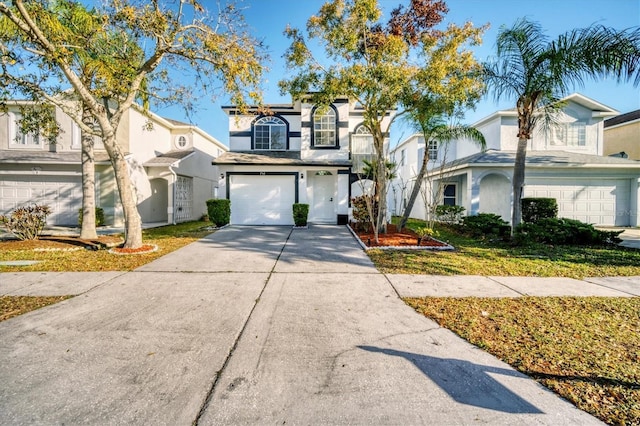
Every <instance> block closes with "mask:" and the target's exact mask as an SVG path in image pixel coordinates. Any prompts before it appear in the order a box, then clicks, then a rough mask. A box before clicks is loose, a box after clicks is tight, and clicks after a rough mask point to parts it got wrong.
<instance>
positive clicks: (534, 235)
mask: <svg viewBox="0 0 640 426" xmlns="http://www.w3.org/2000/svg"><path fill="white" fill-rule="evenodd" d="M622 232H623V231H602V230H599V229H595V228H594V227H593V225H591V224H590V223H584V222H580V221H579V220H574V219H566V218H560V219H556V218H545V219H540V220H538V221H537V222H535V223H521V224H520V225H518V227H517V228H516V230H515V233H514V241H515V243H516V244H519V245H526V244H529V243H532V242H534V243H543V244H553V245H582V246H604V245H612V244H618V243H619V242H620V241H622V240H621V239H620V238H619V235H620V234H621V233H622Z"/></svg>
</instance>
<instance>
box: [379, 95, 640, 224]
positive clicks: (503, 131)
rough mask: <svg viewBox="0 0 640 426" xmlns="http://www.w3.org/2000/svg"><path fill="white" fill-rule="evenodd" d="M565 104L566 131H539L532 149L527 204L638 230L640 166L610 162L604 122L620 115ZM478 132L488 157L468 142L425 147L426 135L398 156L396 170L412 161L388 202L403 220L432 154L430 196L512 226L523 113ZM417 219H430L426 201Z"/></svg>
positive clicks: (502, 114)
mask: <svg viewBox="0 0 640 426" xmlns="http://www.w3.org/2000/svg"><path fill="white" fill-rule="evenodd" d="M564 100H565V101H566V106H565V107H564V109H563V112H562V114H561V115H560V117H559V119H560V123H561V124H560V125H557V126H555V127H553V128H552V129H550V130H542V129H541V128H540V127H539V128H538V130H537V131H536V132H535V134H534V136H533V138H532V139H531V141H530V142H529V146H528V150H527V161H526V177H525V187H524V194H523V195H524V197H550V198H555V199H556V200H557V201H558V208H559V212H558V215H559V216H560V217H566V218H572V219H577V220H581V221H584V222H589V223H593V224H596V225H602V226H613V225H615V226H638V212H639V199H640V162H636V161H631V160H626V159H622V158H614V157H606V156H603V149H604V148H603V145H604V143H603V129H604V120H605V119H606V118H607V117H611V116H615V115H617V114H618V113H617V112H616V111H615V110H613V109H611V108H609V107H607V106H605V105H602V104H600V103H598V102H596V101H594V100H592V99H589V98H587V97H585V96H582V95H579V94H573V95H570V96H568V97H567V98H565V99H564ZM473 126H474V127H475V128H477V129H478V130H480V131H481V132H482V133H483V135H484V136H485V139H486V142H487V150H486V151H485V152H481V151H480V149H479V148H478V147H477V146H476V145H474V144H473V143H471V142H470V141H465V140H457V141H450V142H448V143H446V144H441V146H436V144H433V143H432V144H431V146H429V147H426V148H425V143H424V140H423V138H422V137H421V136H420V135H413V136H411V137H410V138H409V139H408V140H406V141H404V142H403V143H401V144H400V145H399V146H398V147H397V148H396V149H394V151H392V152H391V156H392V161H395V162H396V163H397V162H399V161H400V162H401V161H402V160H401V159H402V158H403V156H404V158H406V164H405V165H404V166H400V167H399V168H398V178H396V179H395V180H394V181H393V183H392V189H391V191H390V195H389V197H390V200H391V202H393V203H394V208H395V214H400V213H402V207H403V204H404V203H405V202H406V199H407V198H408V197H409V193H410V190H411V186H412V185H413V180H415V175H416V173H417V169H418V166H419V164H421V161H422V158H423V156H424V155H425V149H426V151H427V153H426V155H429V156H430V157H429V158H431V160H430V167H429V170H430V177H429V179H428V181H431V182H433V188H430V190H431V191H436V190H437V192H438V193H439V194H440V199H439V200H438V203H439V204H455V205H460V206H463V207H464V208H465V210H466V211H465V214H467V215H475V214H477V213H481V212H482V213H495V214H498V215H500V216H501V217H502V218H503V219H504V220H506V221H509V222H510V220H511V210H512V176H513V165H514V161H515V151H516V145H517V142H518V138H517V129H518V127H517V113H516V111H515V110H507V111H498V112H496V113H494V114H492V115H490V116H488V117H486V118H484V119H482V120H480V121H479V122H477V123H475V124H474V125H473ZM403 151H404V152H405V153H404V154H403V153H402V152H403ZM412 179H413V180H412ZM394 196H395V198H394ZM411 216H412V217H417V218H425V209H424V203H422V202H421V200H418V201H417V202H416V207H415V208H414V209H413V211H412V213H411Z"/></svg>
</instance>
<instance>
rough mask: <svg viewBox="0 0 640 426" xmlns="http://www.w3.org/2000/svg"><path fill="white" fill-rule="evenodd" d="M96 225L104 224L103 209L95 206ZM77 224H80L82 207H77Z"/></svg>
mask: <svg viewBox="0 0 640 426" xmlns="http://www.w3.org/2000/svg"><path fill="white" fill-rule="evenodd" d="M95 214H96V226H104V210H103V209H102V207H96V213H95ZM78 225H79V226H82V209H78Z"/></svg>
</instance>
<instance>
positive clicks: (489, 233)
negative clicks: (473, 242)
mask: <svg viewBox="0 0 640 426" xmlns="http://www.w3.org/2000/svg"><path fill="white" fill-rule="evenodd" d="M462 227H463V229H464V231H465V232H466V233H467V234H469V235H471V236H472V237H476V238H478V237H499V238H508V237H509V235H510V234H511V227H510V226H509V223H507V222H505V221H504V220H502V217H500V216H498V215H497V214H493V213H478V214H477V215H475V216H465V217H463V218H462Z"/></svg>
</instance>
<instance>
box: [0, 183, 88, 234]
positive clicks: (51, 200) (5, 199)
mask: <svg viewBox="0 0 640 426" xmlns="http://www.w3.org/2000/svg"><path fill="white" fill-rule="evenodd" d="M0 193H1V194H2V201H1V202H0V210H1V211H0V214H9V213H11V211H12V210H15V209H16V208H18V207H24V206H29V205H33V204H39V205H47V206H49V207H50V208H51V214H50V215H49V217H48V218H47V223H48V224H50V225H77V224H78V210H79V209H80V208H81V207H82V183H81V178H80V177H76V176H25V177H14V176H5V177H2V179H0Z"/></svg>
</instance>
